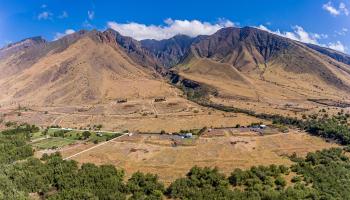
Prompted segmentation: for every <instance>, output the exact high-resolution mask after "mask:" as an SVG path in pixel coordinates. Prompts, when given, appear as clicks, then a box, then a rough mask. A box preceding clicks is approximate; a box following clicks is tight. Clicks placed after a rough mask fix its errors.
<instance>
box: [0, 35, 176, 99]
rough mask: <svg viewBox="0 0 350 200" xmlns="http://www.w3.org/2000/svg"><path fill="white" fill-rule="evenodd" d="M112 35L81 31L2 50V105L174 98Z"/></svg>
mask: <svg viewBox="0 0 350 200" xmlns="http://www.w3.org/2000/svg"><path fill="white" fill-rule="evenodd" d="M114 36H115V35H111V34H110V32H108V31H107V32H99V31H80V32H77V33H74V34H71V35H68V36H65V37H63V38H61V39H59V40H57V41H53V42H45V41H39V40H33V39H27V40H25V41H22V42H20V43H16V44H13V45H10V46H8V47H5V48H3V49H1V51H0V55H2V56H1V59H0V71H1V72H2V73H1V76H0V90H1V91H3V92H2V94H1V95H0V101H1V102H3V103H9V102H21V103H22V104H24V103H26V104H33V105H81V104H97V103H103V102H108V101H110V100H113V99H118V98H154V97H158V96H168V95H172V94H173V91H172V89H171V88H170V85H168V84H166V83H165V82H164V80H163V78H162V77H161V76H160V75H159V74H158V73H157V72H156V70H155V69H154V68H152V67H144V66H142V65H140V64H139V63H137V62H135V61H134V60H133V59H132V56H131V55H129V53H128V52H126V51H125V50H124V48H123V47H121V46H120V45H118V43H117V41H116V38H115V37H114ZM14 47H16V49H17V50H16V51H14V50H13V49H14ZM141 57H143V58H145V57H146V56H143V55H141ZM155 88H157V89H156V90H155Z"/></svg>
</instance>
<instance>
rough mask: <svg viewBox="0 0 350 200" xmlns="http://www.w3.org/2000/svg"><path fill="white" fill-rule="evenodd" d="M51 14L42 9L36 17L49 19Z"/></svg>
mask: <svg viewBox="0 0 350 200" xmlns="http://www.w3.org/2000/svg"><path fill="white" fill-rule="evenodd" d="M52 16H53V14H52V13H50V12H48V11H44V12H42V13H40V14H39V15H38V19H39V20H47V19H51V18H52Z"/></svg>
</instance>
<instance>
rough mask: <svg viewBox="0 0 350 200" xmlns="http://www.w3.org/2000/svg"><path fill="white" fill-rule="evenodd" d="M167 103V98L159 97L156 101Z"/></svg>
mask: <svg viewBox="0 0 350 200" xmlns="http://www.w3.org/2000/svg"><path fill="white" fill-rule="evenodd" d="M162 101H165V97H158V98H155V99H154V102H162Z"/></svg>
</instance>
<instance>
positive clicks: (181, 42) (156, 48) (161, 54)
mask: <svg viewBox="0 0 350 200" xmlns="http://www.w3.org/2000/svg"><path fill="white" fill-rule="evenodd" d="M195 40H196V38H191V37H189V36H186V35H176V36H174V37H172V38H170V39H165V40H160V41H157V40H142V41H141V46H142V47H143V48H145V49H147V50H148V51H149V52H151V53H152V54H153V55H154V56H155V58H156V59H157V60H158V61H159V62H160V63H161V64H162V65H163V66H165V67H167V68H170V67H172V66H174V65H176V64H178V63H179V62H180V61H181V59H182V58H183V57H184V56H185V54H186V53H187V52H188V50H189V47H190V46H191V44H192V43H193V42H194V41H195Z"/></svg>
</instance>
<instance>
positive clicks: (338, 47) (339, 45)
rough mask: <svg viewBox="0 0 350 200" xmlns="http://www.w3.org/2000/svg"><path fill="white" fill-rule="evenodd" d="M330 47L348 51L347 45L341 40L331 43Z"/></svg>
mask: <svg viewBox="0 0 350 200" xmlns="http://www.w3.org/2000/svg"><path fill="white" fill-rule="evenodd" d="M328 47H329V48H331V49H334V50H337V51H341V52H344V53H345V52H346V50H347V47H346V46H344V45H343V44H342V43H341V42H340V41H337V42H334V43H329V44H328Z"/></svg>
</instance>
